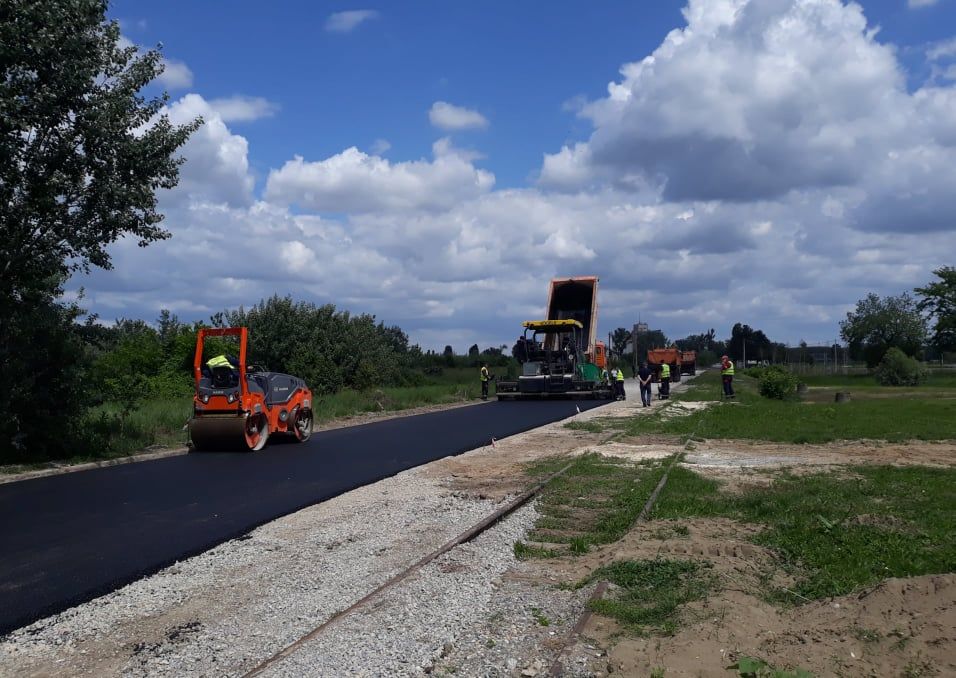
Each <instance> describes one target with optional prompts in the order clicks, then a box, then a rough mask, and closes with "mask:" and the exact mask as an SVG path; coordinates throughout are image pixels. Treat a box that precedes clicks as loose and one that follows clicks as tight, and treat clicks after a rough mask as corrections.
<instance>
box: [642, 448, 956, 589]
mask: <svg viewBox="0 0 956 678" xmlns="http://www.w3.org/2000/svg"><path fill="white" fill-rule="evenodd" d="M651 517H652V518H653V519H670V518H673V519H687V518H694V517H727V518H733V519H735V520H739V521H741V522H746V523H754V524H757V525H761V526H763V527H764V528H765V529H763V530H762V531H761V532H759V533H758V534H757V535H756V536H755V537H754V539H753V541H754V542H755V543H757V544H760V545H762V546H767V547H769V548H771V549H773V550H774V552H775V553H776V554H777V555H778V558H779V561H780V565H781V566H782V567H783V568H785V569H786V570H787V571H788V572H789V573H790V574H792V575H793V576H794V577H795V578H796V580H797V584H796V585H795V587H794V589H793V590H768V591H766V592H765V593H766V594H767V595H768V596H772V597H775V598H778V599H780V600H785V601H787V602H791V603H800V602H803V601H806V600H813V599H817V598H822V597H826V596H839V595H843V594H846V593H850V592H852V591H855V590H858V589H860V588H862V587H865V586H870V585H873V584H876V583H877V582H879V581H881V580H883V579H886V578H887V577H914V576H918V575H923V574H936V573H944V572H956V469H939V468H927V467H922V466H911V467H893V466H854V467H850V468H848V469H846V470H845V472H842V473H837V472H831V473H816V474H812V475H805V476H794V475H788V474H782V475H780V476H778V477H776V478H775V479H774V481H773V483H772V484H771V485H770V486H769V487H752V488H748V489H747V491H746V492H745V493H731V492H726V491H723V490H721V488H720V485H719V484H718V483H717V482H716V481H714V480H712V479H709V478H705V477H703V476H701V475H699V474H697V473H694V472H693V471H691V470H688V469H687V468H685V467H680V466H678V467H675V468H674V469H672V470H671V472H670V475H669V478H668V482H667V485H666V486H665V488H664V490H663V492H661V494H660V496H659V498H658V501H657V503H656V504H655V506H654V510H653V512H652V516H651Z"/></svg>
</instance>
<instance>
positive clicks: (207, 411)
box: [193, 327, 312, 450]
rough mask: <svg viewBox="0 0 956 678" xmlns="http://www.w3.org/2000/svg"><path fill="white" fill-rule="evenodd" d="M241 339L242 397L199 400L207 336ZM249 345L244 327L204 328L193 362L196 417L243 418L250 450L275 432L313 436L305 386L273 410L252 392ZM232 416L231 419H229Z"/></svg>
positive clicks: (217, 396) (224, 395)
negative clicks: (304, 423) (304, 427)
mask: <svg viewBox="0 0 956 678" xmlns="http://www.w3.org/2000/svg"><path fill="white" fill-rule="evenodd" d="M230 336H231V337H239V396H238V397H234V394H227V393H225V389H224V390H223V392H222V393H213V394H211V395H210V394H207V396H206V397H205V399H203V398H200V397H199V388H200V380H201V379H202V366H203V349H204V348H205V342H206V338H207V337H230ZM248 343H249V331H248V329H247V328H245V327H223V328H203V329H200V330H199V334H198V336H197V337H196V354H195V357H194V359H193V377H194V379H195V390H194V394H193V412H194V414H193V417H194V420H196V419H199V420H201V419H207V420H209V419H212V418H216V419H220V418H223V417H228V418H230V419H234V420H235V419H240V418H241V419H243V420H244V422H245V423H244V425H243V435H244V436H245V440H246V444H247V446H248V447H249V448H250V449H253V450H258V449H261V448H262V447H263V446H264V445H265V442H266V440H267V439H268V437H269V435H270V434H272V433H291V434H293V435H295V436H296V437H297V438H298V439H299V440H300V441H304V440H306V439H307V438H308V436H309V435H311V416H312V391H310V390H309V389H308V388H307V387H305V386H304V385H303V387H302V388H301V390H299V391H298V392H296V393H295V395H294V396H293V397H292V398H291V399H290V400H289V402H288V403H287V404H286V406H284V407H278V406H273V407H270V406H269V405H268V403H267V402H266V396H265V394H264V393H260V392H258V391H250V390H249V382H248V376H247V374H246V356H247V346H248ZM303 413H304V414H305V415H307V416H308V417H309V418H310V421H309V430H308V432H307V433H303V432H302V431H300V430H299V429H298V428H297V426H296V422H297V417H298V416H300V415H301V414H303ZM230 415H231V416H230Z"/></svg>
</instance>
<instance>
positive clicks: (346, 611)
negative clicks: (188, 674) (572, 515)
mask: <svg viewBox="0 0 956 678" xmlns="http://www.w3.org/2000/svg"><path fill="white" fill-rule="evenodd" d="M693 435H694V434H691V435H690V436H688V438H687V440H686V441H685V445H684V450H683V451H682V453H679V454H677V455H675V456H674V457H673V458H672V459H671V461H670V463H669V464H668V465H667V468H666V469H665V472H664V474H663V476H662V477H661V479H660V481H659V482H658V484H657V486H656V487H655V488H654V490H653V492H652V493H651V495H650V496H649V497H648V499H647V502H646V503H645V505H644V507H643V508H642V510H641V512H640V515H639V516H638V517H637V519H636V521H635V522H636V523H639V522H643V521H646V520H647V519H648V518H649V517H650V514H651V512H652V510H653V508H654V504H655V503H656V502H657V499H658V497H659V495H660V493H661V491H662V490H663V488H664V486H665V485H666V483H667V480H668V476H669V473H670V470H671V469H672V468H673V467H674V465H675V464H676V463H678V462H679V461H680V458H681V457H682V456H683V452H686V451H687V449H688V446H689V445H690V444H691V442H692V439H693ZM571 466H572V464H571V463H569V464H566V465H565V466H564V467H562V468H561V469H560V470H558V471H557V472H555V473H553V474H551V475H549V476H547V477H546V478H544V479H543V480H542V481H540V482H539V483H537V484H536V485H535V486H533V487H532V488H530V489H529V490H527V491H525V492H524V493H523V494H521V495H519V496H518V497H516V498H515V499H513V500H512V501H510V502H508V503H507V504H506V505H504V506H502V507H500V508H498V509H497V510H495V511H494V512H493V513H491V514H490V515H488V516H487V517H485V518H484V519H482V520H481V521H479V522H477V523H475V524H474V525H472V526H471V527H469V528H468V529H467V530H465V531H463V532H461V533H460V534H459V535H457V536H456V537H454V538H452V539H450V540H449V541H447V542H446V543H445V544H443V545H442V546H440V547H439V548H437V549H435V550H434V551H432V552H430V553H428V554H427V555H425V556H423V557H422V558H420V559H419V560H417V561H415V562H414V563H412V564H411V565H409V566H408V567H406V568H405V569H403V570H401V571H400V572H398V573H397V574H395V575H393V576H392V577H390V578H389V579H388V580H387V581H385V582H384V583H383V584H381V585H380V586H378V587H377V588H375V589H374V590H372V591H371V592H369V593H367V594H366V595H365V596H363V597H362V598H360V599H359V600H357V601H355V602H354V603H352V604H351V605H349V606H348V607H345V608H342V609H340V610H338V611H336V612H334V613H333V614H332V615H331V616H330V617H328V618H327V619H326V620H325V621H323V622H322V623H321V624H319V625H318V626H316V627H315V628H313V629H312V630H310V631H309V632H308V633H305V634H304V635H302V636H300V637H299V638H297V639H296V640H294V641H293V642H291V643H289V644H288V645H286V646H285V647H283V648H282V649H281V650H279V651H278V652H276V653H275V654H273V655H271V656H269V657H268V658H266V659H264V660H262V661H261V662H260V663H258V664H257V665H256V666H254V667H253V668H252V669H250V670H248V671H247V672H246V673H244V674H242V678H254V677H255V676H261V675H264V674H265V673H266V672H267V671H269V670H270V669H271V668H274V667H276V666H277V665H279V664H280V663H281V662H283V661H284V660H285V659H288V658H289V657H291V656H292V655H294V654H296V653H297V652H298V651H299V650H301V649H302V648H303V647H304V646H306V645H307V644H308V643H309V642H310V641H312V640H314V639H316V638H317V637H318V636H320V635H321V634H322V633H323V632H325V631H326V630H328V629H329V628H330V627H332V626H334V625H335V624H337V623H339V622H341V621H342V620H343V619H345V618H346V617H348V616H350V615H352V614H355V613H358V612H360V611H361V610H363V609H366V608H368V607H369V606H371V605H373V604H374V603H375V602H376V600H377V599H378V598H379V597H380V596H382V595H383V594H385V593H386V592H388V591H389V590H390V589H392V588H394V587H395V586H396V585H398V584H400V583H402V582H404V581H406V580H408V579H409V578H410V577H411V576H413V575H414V574H416V573H417V572H419V571H420V570H421V569H422V568H423V567H424V566H426V565H428V564H429V563H431V562H432V561H434V560H435V559H436V558H439V557H440V556H442V555H444V554H446V553H448V552H449V551H451V550H452V549H454V548H456V547H457V546H460V545H462V544H465V543H467V542H469V541H472V540H473V539H475V538H476V537H478V536H479V535H480V534H482V533H483V532H485V531H487V530H488V529H490V528H492V527H494V526H495V525H497V524H498V523H499V522H500V521H501V520H503V519H504V518H506V517H507V516H509V515H510V514H512V513H514V512H515V511H517V510H518V509H519V508H521V507H522V506H524V505H526V504H527V503H529V502H530V501H531V500H533V499H534V498H536V497H537V496H538V495H539V494H540V493H541V492H542V491H543V490H544V489H545V488H546V487H547V486H548V485H549V484H550V483H551V482H552V481H553V480H554V479H556V478H558V477H560V476H562V475H564V474H565V473H566V472H567V471H568V470H569V469H570V468H571ZM607 586H608V584H607V582H604V581H602V582H599V583H598V585H597V586H596V587H595V590H594V591H593V592H592V594H591V597H590V600H595V599H597V598H600V597H602V596H603V595H604V593H605V592H606V590H607ZM590 616H591V612H590V606H588V608H586V609H585V610H584V611H583V612H582V614H581V616H580V617H579V619H578V620H577V623H576V624H575V625H574V626H573V628H572V629H571V631H570V632H569V634H568V635H567V636H566V637H565V638H564V639H563V642H562V646H561V649H560V650H559V652H558V653H557V655H556V658H555V660H554V662H553V663H552V665H551V667H550V670H549V671H548V674H547V675H549V676H561V675H563V673H564V666H563V664H562V658H563V657H565V656H566V655H567V653H568V652H569V650H570V648H571V647H572V646H573V644H574V643H575V642H576V641H577V640H578V639H579V637H580V635H581V632H582V630H583V629H584V626H585V625H586V623H587V621H588V619H589V618H590Z"/></svg>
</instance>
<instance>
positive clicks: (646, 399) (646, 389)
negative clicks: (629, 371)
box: [637, 363, 652, 407]
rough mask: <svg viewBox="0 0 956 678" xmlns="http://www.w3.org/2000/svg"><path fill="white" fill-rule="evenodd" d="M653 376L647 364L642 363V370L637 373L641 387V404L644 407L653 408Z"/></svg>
mask: <svg viewBox="0 0 956 678" xmlns="http://www.w3.org/2000/svg"><path fill="white" fill-rule="evenodd" d="M651 376H652V375H651V371H650V370H649V369H648V368H647V363H641V369H640V370H638V372H637V380H638V382H640V385H641V403H642V404H643V405H644V407H650V406H651Z"/></svg>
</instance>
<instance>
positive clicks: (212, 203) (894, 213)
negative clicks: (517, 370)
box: [68, 0, 956, 352]
mask: <svg viewBox="0 0 956 678" xmlns="http://www.w3.org/2000/svg"><path fill="white" fill-rule="evenodd" d="M110 16H111V17H112V18H114V19H116V20H118V21H119V22H120V24H121V27H122V33H123V39H124V40H128V41H129V42H130V43H132V44H136V45H140V46H143V47H144V48H149V47H155V46H157V45H159V44H161V45H162V52H163V55H164V58H165V61H166V72H165V73H164V74H163V76H161V78H160V79H159V82H157V83H156V84H155V87H152V88H151V92H152V93H154V94H155V93H156V92H160V91H162V90H165V91H167V92H168V93H169V97H170V98H169V104H168V106H167V108H166V110H165V111H164V112H165V114H166V115H168V116H169V118H170V119H171V120H173V121H174V122H176V123H184V122H186V121H189V120H191V119H193V118H194V117H195V116H197V115H201V116H202V117H203V119H204V121H205V123H204V125H203V127H202V128H201V129H200V130H199V131H198V132H197V133H196V134H194V135H193V137H192V138H191V139H190V141H189V142H188V143H187V144H186V145H185V146H184V147H183V149H182V151H181V153H182V155H183V157H184V158H185V163H184V165H183V166H182V171H181V181H180V184H179V186H177V187H176V188H175V189H173V190H170V191H164V192H163V193H162V194H161V195H160V196H159V201H160V206H161V209H162V210H163V212H164V213H165V214H166V220H165V221H164V226H165V228H167V229H168V230H169V231H170V232H171V234H172V237H171V238H170V239H169V240H166V241H163V242H160V243H155V244H153V245H151V246H149V247H147V248H145V249H144V248H139V247H137V246H136V243H135V242H134V241H127V240H122V241H119V242H117V243H115V244H114V245H113V246H112V247H111V249H110V252H111V254H112V258H113V263H114V269H113V270H110V271H102V270H95V271H93V272H92V273H91V274H89V275H77V276H76V277H74V279H73V280H71V283H70V292H69V295H68V296H75V295H76V294H77V291H78V290H79V288H81V287H82V288H83V294H84V297H83V300H82V305H83V306H84V307H85V308H87V309H88V310H90V311H91V312H94V313H97V314H98V315H99V317H100V319H101V321H107V322H108V321H112V320H113V319H116V318H121V317H123V318H142V319H145V320H154V319H155V318H156V317H157V316H158V315H159V311H160V309H163V308H167V309H169V310H171V311H172V312H173V313H175V314H177V315H178V316H179V318H180V319H182V320H188V321H192V320H207V319H208V318H209V316H210V315H212V314H213V313H215V312H217V311H219V310H222V309H224V308H235V307H238V306H240V305H243V306H245V307H249V306H251V305H253V304H255V303H256V302H258V301H259V300H261V299H262V298H264V297H268V296H271V295H272V294H279V295H287V294H291V295H292V296H293V297H294V298H296V299H301V300H306V301H313V302H315V303H332V304H335V305H336V306H337V307H338V308H340V309H342V310H349V311H351V312H353V313H372V314H374V315H375V316H376V317H377V318H378V319H379V320H382V321H384V322H385V323H387V324H390V325H391V324H397V325H400V326H401V327H402V328H403V329H404V330H405V331H406V332H407V333H408V334H409V337H410V339H411V341H412V342H413V343H418V344H420V345H421V346H422V347H423V348H426V349H437V350H441V349H442V348H443V347H444V346H445V345H446V344H451V345H452V346H453V347H454V348H455V349H456V350H457V351H458V352H464V351H466V350H467V348H468V347H469V346H470V345H471V344H473V343H477V344H479V345H480V346H481V347H482V348H484V347H486V346H497V345H500V344H508V345H510V344H511V343H513V341H514V339H515V337H516V336H517V335H518V334H519V333H520V332H519V330H520V323H521V321H523V320H528V319H534V318H537V317H540V316H542V315H543V313H544V305H545V302H546V297H547V288H548V282H549V280H550V279H551V278H552V277H556V276H560V277H565V276H572V275H597V276H599V277H600V292H599V303H600V315H599V317H600V327H599V331H600V332H601V334H602V335H603V334H606V333H607V332H609V331H611V330H612V329H614V328H615V327H621V326H623V327H630V326H631V325H632V324H633V323H635V322H637V321H638V319H639V318H640V319H641V320H643V321H644V322H647V323H648V324H649V325H650V326H651V327H652V328H659V329H661V330H663V331H664V333H665V334H667V335H668V336H669V337H671V338H680V337H683V336H686V335H688V334H692V333H699V332H705V331H707V330H708V329H709V328H715V329H716V330H717V335H718V337H727V336H729V334H730V328H731V326H732V325H733V324H734V323H736V322H742V323H746V324H749V325H751V326H753V327H755V328H760V329H762V330H764V332H766V334H767V335H768V336H770V337H771V338H772V339H774V340H776V341H781V342H786V343H791V344H796V343H797V342H799V341H801V340H806V341H808V342H810V343H818V342H827V343H829V342H832V341H834V340H836V339H837V337H838V334H839V321H840V320H841V319H842V318H844V317H845V315H846V312H847V311H848V310H850V309H852V308H853V306H854V305H855V303H856V301H857V300H858V299H861V298H862V297H864V296H865V295H866V294H868V293H870V292H876V293H878V294H881V295H887V294H894V295H895V294H899V293H901V292H904V291H912V288H913V287H915V286H919V285H923V284H926V283H927V282H929V281H930V280H931V279H932V277H933V276H932V270H933V269H934V268H938V267H940V266H943V265H954V264H956V190H954V187H956V0H935V1H934V0H882V1H879V2H878V1H873V2H862V3H845V2H840V1H839V0H687V1H686V2H671V1H669V0H663V1H661V2H654V3H645V2H640V3H638V2H633V1H624V0H603V1H602V2H596V3H582V2H569V1H568V2H561V1H555V2H548V3H514V2H503V1H501V2H486V3H460V2H452V3H449V2H439V1H438V0H432V1H429V2H425V1H421V2H415V1H409V2H403V3H386V4H382V5H375V4H367V3H364V2H359V3H355V4H350V3H345V2H304V1H302V2H298V1H291V0H290V1H284V2H276V3H261V2H258V1H257V2H247V1H244V0H243V1H235V2H230V3H194V2H185V1H184V0H164V1H162V2H159V1H153V0H114V2H113V3H112V5H111V9H110Z"/></svg>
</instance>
